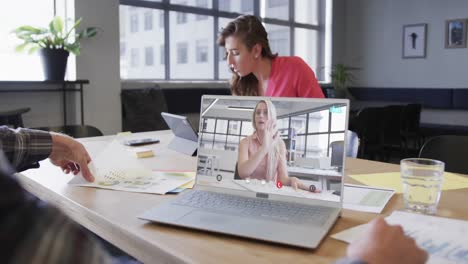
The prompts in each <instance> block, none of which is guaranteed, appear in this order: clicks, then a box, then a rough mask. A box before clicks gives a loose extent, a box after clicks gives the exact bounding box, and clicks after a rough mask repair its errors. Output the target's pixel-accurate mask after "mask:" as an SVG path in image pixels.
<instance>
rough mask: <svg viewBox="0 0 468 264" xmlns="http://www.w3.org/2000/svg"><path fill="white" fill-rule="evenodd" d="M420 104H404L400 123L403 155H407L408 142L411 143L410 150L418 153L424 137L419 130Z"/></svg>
mask: <svg viewBox="0 0 468 264" xmlns="http://www.w3.org/2000/svg"><path fill="white" fill-rule="evenodd" d="M421 109H422V106H421V104H408V105H406V106H404V108H403V113H402V124H401V131H400V134H401V140H402V142H403V147H404V150H405V156H408V151H409V150H410V146H409V145H410V144H411V143H413V148H412V150H413V149H414V150H416V151H417V152H416V153H418V152H419V150H420V149H421V146H422V143H423V142H424V137H423V135H422V134H421V132H420V129H419V125H420V119H421Z"/></svg>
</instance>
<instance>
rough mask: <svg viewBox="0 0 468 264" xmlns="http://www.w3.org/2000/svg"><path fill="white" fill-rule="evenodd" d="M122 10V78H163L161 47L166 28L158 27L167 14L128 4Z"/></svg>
mask: <svg viewBox="0 0 468 264" xmlns="http://www.w3.org/2000/svg"><path fill="white" fill-rule="evenodd" d="M119 8H120V9H119V10H120V16H119V17H120V43H121V47H120V48H121V53H120V77H121V78H122V79H163V78H164V76H165V64H164V54H163V53H162V52H161V48H160V47H164V27H158V26H155V25H158V24H159V23H161V21H159V18H160V17H161V16H162V15H163V14H164V13H163V11H160V10H158V9H151V8H143V7H129V6H125V5H121V6H120V7H119ZM162 22H164V21H162ZM155 62H158V63H155ZM159 62H161V63H159Z"/></svg>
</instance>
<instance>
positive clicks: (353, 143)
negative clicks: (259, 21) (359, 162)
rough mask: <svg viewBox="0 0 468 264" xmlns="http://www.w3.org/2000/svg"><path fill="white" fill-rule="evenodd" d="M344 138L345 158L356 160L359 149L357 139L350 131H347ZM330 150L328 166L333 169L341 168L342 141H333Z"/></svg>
mask: <svg viewBox="0 0 468 264" xmlns="http://www.w3.org/2000/svg"><path fill="white" fill-rule="evenodd" d="M345 136H346V154H345V155H346V157H351V158H356V157H357V154H358V149H359V137H358V136H357V134H356V133H354V132H353V131H351V130H347V131H346V133H345ZM330 148H331V161H330V165H331V166H335V167H341V165H342V164H343V148H344V141H343V140H339V141H333V142H332V143H330Z"/></svg>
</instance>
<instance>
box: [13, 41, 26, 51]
mask: <svg viewBox="0 0 468 264" xmlns="http://www.w3.org/2000/svg"><path fill="white" fill-rule="evenodd" d="M28 45H29V43H27V42H25V43H23V44H20V45H18V46H16V48H15V51H16V52H22V51H23V50H24V49H25V48H26V47H27V46H28Z"/></svg>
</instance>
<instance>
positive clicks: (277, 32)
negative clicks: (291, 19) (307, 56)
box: [265, 24, 291, 56]
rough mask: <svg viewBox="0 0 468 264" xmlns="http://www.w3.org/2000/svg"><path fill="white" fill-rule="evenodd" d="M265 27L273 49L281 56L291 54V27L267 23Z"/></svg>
mask: <svg viewBox="0 0 468 264" xmlns="http://www.w3.org/2000/svg"><path fill="white" fill-rule="evenodd" d="M265 28H266V31H267V33H268V40H269V41H270V48H271V51H272V52H273V53H278V55H280V56H289V55H290V54H291V49H290V46H289V40H290V29H289V27H285V26H278V25H272V24H265Z"/></svg>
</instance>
